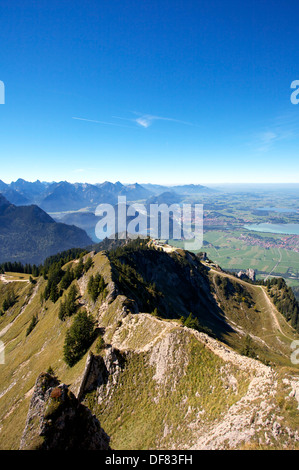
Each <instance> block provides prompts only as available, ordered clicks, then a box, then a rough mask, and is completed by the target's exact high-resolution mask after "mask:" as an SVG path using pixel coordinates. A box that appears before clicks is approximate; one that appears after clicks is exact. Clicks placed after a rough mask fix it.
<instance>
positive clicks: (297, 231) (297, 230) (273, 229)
mask: <svg viewBox="0 0 299 470" xmlns="http://www.w3.org/2000/svg"><path fill="white" fill-rule="evenodd" d="M244 228H246V229H247V230H253V231H254V232H267V233H282V234H284V235H299V224H266V223H264V224H250V225H244Z"/></svg>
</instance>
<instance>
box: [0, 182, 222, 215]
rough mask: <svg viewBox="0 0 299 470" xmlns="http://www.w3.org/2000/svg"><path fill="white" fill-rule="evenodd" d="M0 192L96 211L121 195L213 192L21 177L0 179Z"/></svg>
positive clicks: (19, 201) (48, 207)
mask: <svg viewBox="0 0 299 470" xmlns="http://www.w3.org/2000/svg"><path fill="white" fill-rule="evenodd" d="M0 192H1V193H2V194H3V195H4V196H5V197H6V199H8V200H9V201H10V202H11V203H12V204H15V205H29V204H36V205H38V206H39V207H41V208H42V209H43V210H45V211H46V212H63V211H65V212H67V211H77V210H80V209H89V210H94V209H95V208H96V206H97V205H98V204H101V203H106V204H113V205H114V204H116V203H117V200H118V196H126V198H127V201H128V202H133V201H140V200H144V201H145V200H148V199H149V198H151V197H153V196H157V195H160V194H162V193H165V192H167V193H169V192H174V193H176V194H178V195H180V196H185V197H186V196H188V195H194V194H201V193H209V192H213V190H211V189H209V188H207V187H205V186H201V185H192V184H191V185H182V186H172V187H168V186H162V185H151V184H144V185H141V184H139V183H135V184H128V185H124V184H122V183H120V182H119V181H118V182H116V183H111V182H109V181H105V182H104V183H98V184H89V183H69V182H67V181H60V182H51V183H49V182H41V181H39V180H37V181H35V182H28V181H25V180H23V179H21V178H19V179H18V180H17V181H15V182H11V183H10V184H6V183H4V182H3V181H1V180H0Z"/></svg>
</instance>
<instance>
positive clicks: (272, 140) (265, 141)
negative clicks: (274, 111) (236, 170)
mask: <svg viewBox="0 0 299 470" xmlns="http://www.w3.org/2000/svg"><path fill="white" fill-rule="evenodd" d="M298 124H299V122H298V117H297V116H293V115H285V116H279V117H277V118H275V119H273V121H272V122H270V124H269V126H268V128H267V129H265V130H263V131H261V132H260V133H258V134H256V135H255V137H254V147H255V149H256V151H258V152H261V153H264V152H269V151H270V150H272V149H273V148H275V145H276V144H277V143H279V142H280V141H282V140H290V139H294V138H298V137H299V132H298Z"/></svg>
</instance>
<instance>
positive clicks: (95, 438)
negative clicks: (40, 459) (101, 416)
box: [20, 373, 109, 450]
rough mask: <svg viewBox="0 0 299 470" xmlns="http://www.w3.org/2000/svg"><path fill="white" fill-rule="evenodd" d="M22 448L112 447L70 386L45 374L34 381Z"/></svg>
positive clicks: (99, 448) (106, 448)
mask: <svg viewBox="0 0 299 470" xmlns="http://www.w3.org/2000/svg"><path fill="white" fill-rule="evenodd" d="M20 450H109V437H108V436H107V434H106V433H105V432H104V431H103V429H102V428H101V426H100V423H99V421H98V420H97V419H96V417H95V416H94V415H92V413H91V412H90V410H89V409H88V408H87V407H85V406H84V405H82V404H81V403H79V401H78V399H77V398H76V397H75V395H74V394H73V393H72V392H71V391H70V390H69V388H68V386H67V385H65V384H60V383H59V381H58V379H57V378H56V377H53V376H52V375H50V374H47V373H45V374H41V375H40V376H39V377H38V379H37V381H36V384H35V389H34V392H33V396H32V399H31V403H30V407H29V411H28V416H27V421H26V425H25V430H24V433H23V436H22V439H21V443H20Z"/></svg>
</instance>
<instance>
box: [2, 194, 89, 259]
mask: <svg viewBox="0 0 299 470" xmlns="http://www.w3.org/2000/svg"><path fill="white" fill-rule="evenodd" d="M91 243H92V240H91V239H90V238H89V237H88V235H87V234H86V233H85V232H84V230H82V229H81V228H78V227H75V226H74V225H73V226H70V225H66V224H63V223H57V222H55V220H54V219H52V217H50V216H49V215H48V214H47V213H46V212H45V211H43V210H42V209H40V208H39V207H38V206H36V205H29V206H15V205H14V204H11V203H10V202H9V201H8V200H7V199H6V198H5V197H4V196H3V195H1V194H0V263H2V262H6V261H19V262H22V263H30V264H40V263H42V262H43V261H44V259H45V258H47V257H48V256H50V255H53V254H55V253H57V252H59V251H63V250H66V249H69V248H75V247H76V248H78V247H85V246H87V245H90V244H91Z"/></svg>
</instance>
